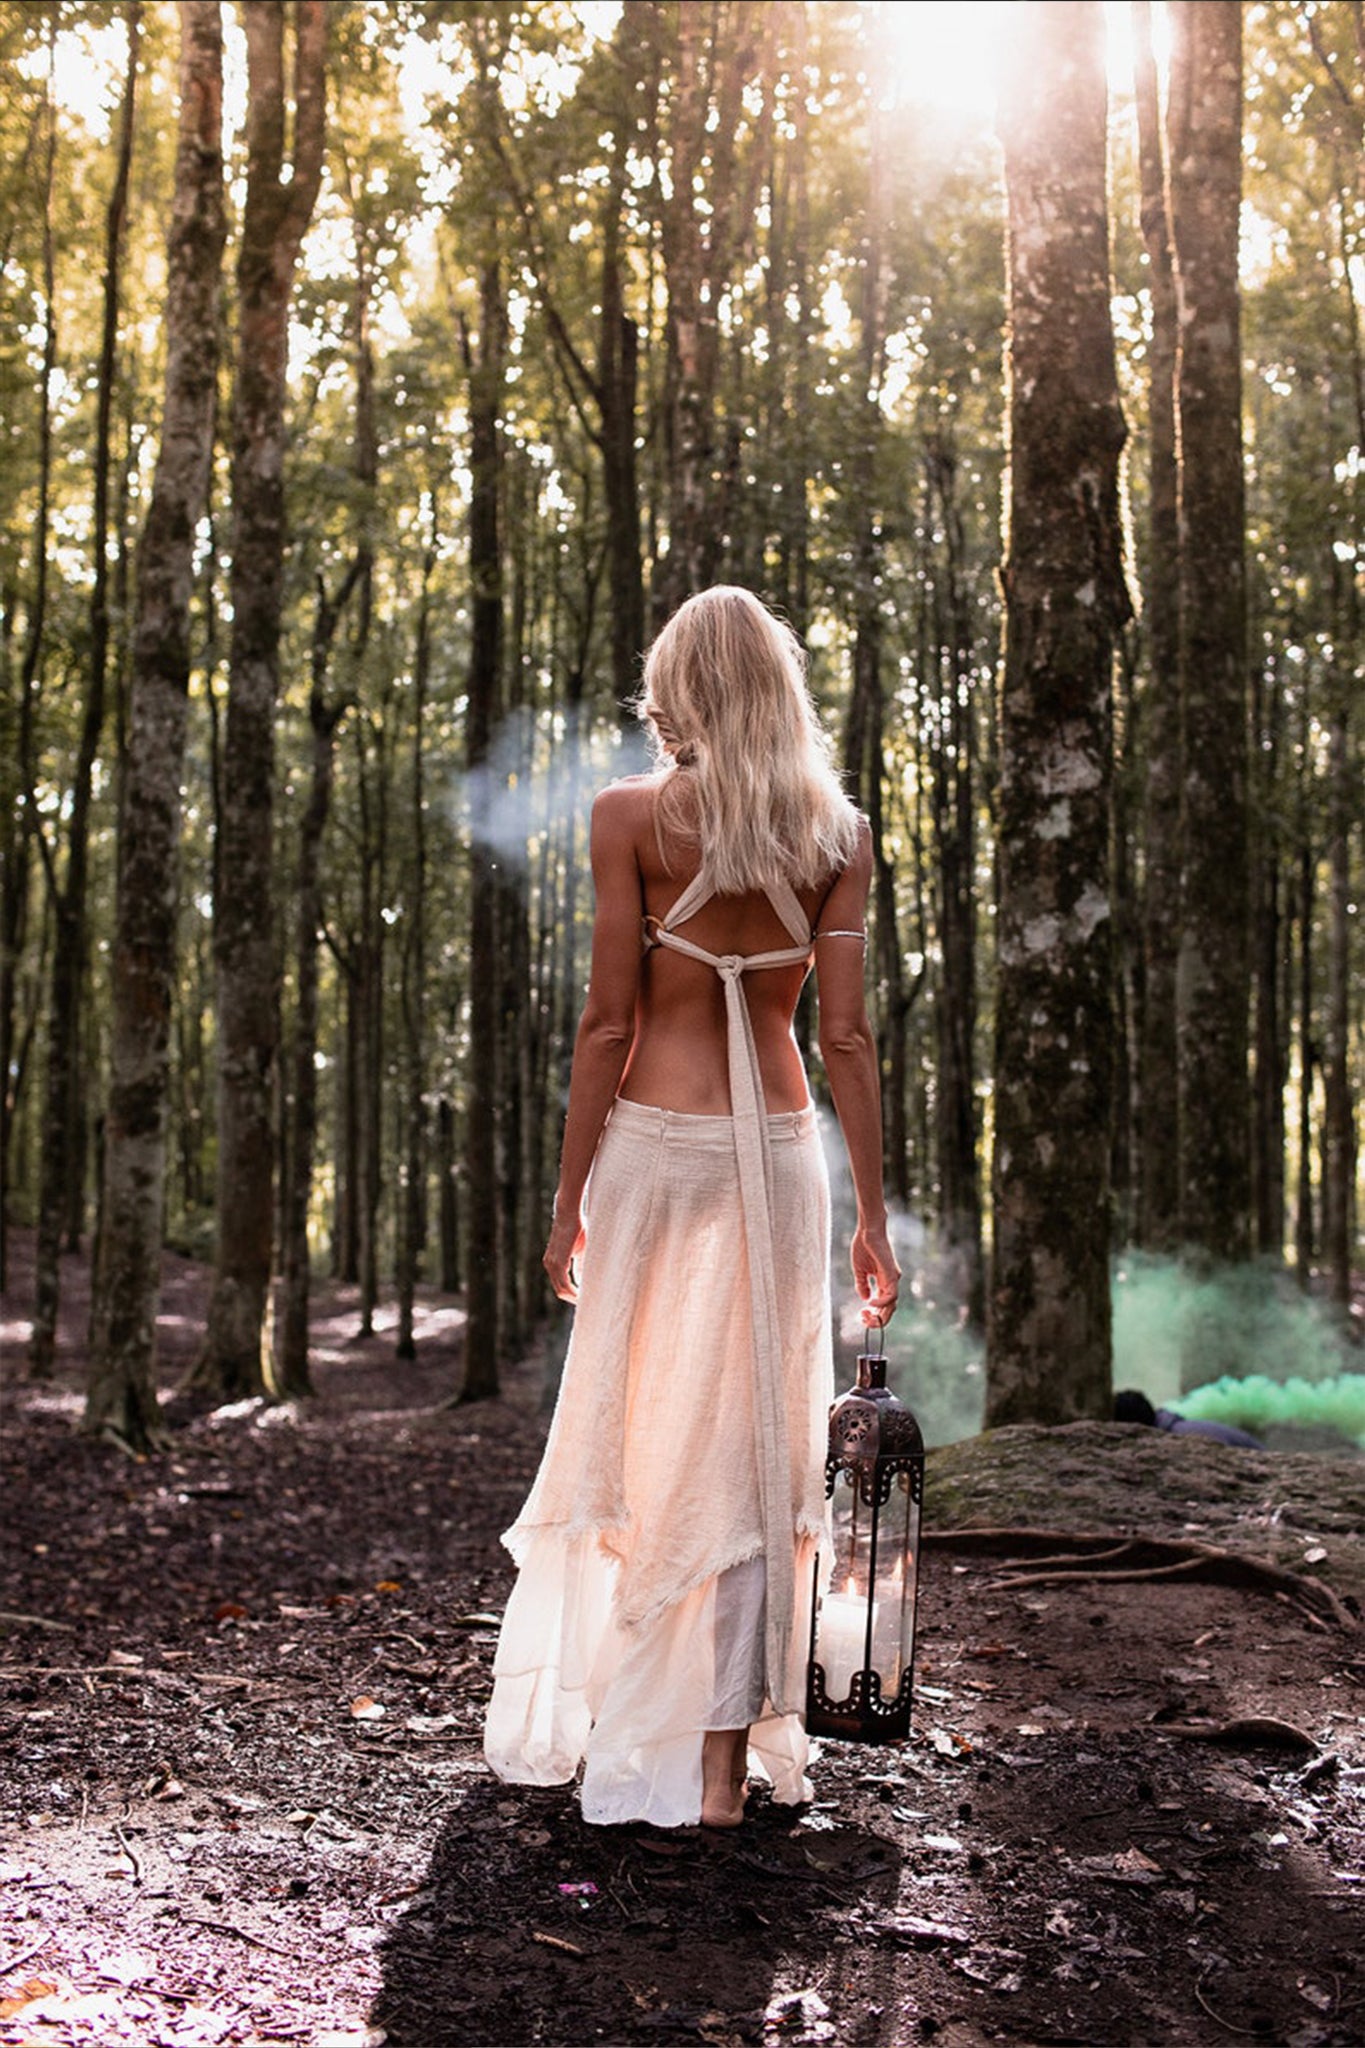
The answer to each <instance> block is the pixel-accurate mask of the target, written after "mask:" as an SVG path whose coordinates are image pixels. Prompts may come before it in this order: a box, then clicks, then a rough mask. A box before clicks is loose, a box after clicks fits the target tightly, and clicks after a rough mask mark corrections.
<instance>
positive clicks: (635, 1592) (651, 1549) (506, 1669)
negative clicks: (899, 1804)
mask: <svg viewBox="0 0 1365 2048" xmlns="http://www.w3.org/2000/svg"><path fill="white" fill-rule="evenodd" d="M766 1125H767V1143H766V1146H765V1148H764V1151H765V1169H764V1172H765V1180H766V1206H767V1211H768V1225H769V1228H768V1231H767V1233H760V1239H761V1252H760V1256H761V1257H763V1259H764V1260H765V1263H766V1258H767V1250H768V1243H769V1242H770V1244H771V1269H770V1271H769V1272H768V1274H767V1275H766V1276H756V1275H755V1274H754V1273H752V1272H751V1270H750V1258H749V1252H748V1250H747V1248H746V1247H747V1245H748V1244H750V1243H753V1242H755V1236H754V1232H753V1229H752V1221H753V1219H752V1217H750V1219H749V1222H750V1228H749V1230H748V1231H747V1232H746V1219H745V1215H744V1205H743V1200H742V1197H741V1189H740V1179H739V1171H738V1167H737V1155H736V1145H735V1133H734V1127H733V1123H732V1119H731V1118H730V1117H728V1116H690V1115H683V1114H681V1113H679V1112H676V1111H673V1110H662V1109H654V1108H649V1107H646V1106H645V1105H643V1104H640V1103H634V1102H624V1101H618V1102H617V1103H616V1104H615V1105H614V1107H613V1109H612V1113H611V1116H610V1118H609V1120H608V1123H607V1127H606V1129H605V1131H604V1132H603V1135H602V1140H601V1143H600V1145H599V1147H598V1152H597V1157H596V1159H595V1161H594V1164H593V1170H592V1177H591V1181H590V1183H589V1188H588V1198H587V1244H586V1249H585V1252H584V1255H583V1260H582V1264H581V1279H580V1289H579V1301H578V1306H577V1309H576V1312H575V1317H574V1329H573V1337H572V1341H571V1343H570V1346H569V1351H568V1355H567V1358H566V1360H565V1365H564V1376H563V1380H562V1382H561V1386H560V1392H559V1399H558V1402H557V1405H556V1408H555V1414H554V1420H553V1422H552V1424H551V1428H550V1434H549V1438H548V1441H547V1443H546V1448H545V1454H544V1457H543V1459H542V1462H541V1466H540V1470H539V1472H538V1474H537V1477H536V1480H535V1483H534V1485H533V1486H532V1489H531V1492H530V1495H529V1496H528V1498H527V1501H526V1504H525V1506H524V1507H523V1509H522V1511H521V1514H520V1515H519V1516H518V1517H517V1520H516V1522H515V1523H514V1524H513V1526H512V1527H511V1528H510V1529H509V1530H508V1531H507V1533H506V1535H505V1537H504V1539H503V1540H504V1541H505V1543H506V1544H507V1546H508V1548H509V1550H510V1551H511V1553H512V1555H513V1557H514V1558H515V1560H516V1562H517V1565H518V1567H519V1570H518V1576H517V1580H516V1584H515V1586H514V1587H513V1591H512V1595H511V1598H510V1600H509V1602H508V1606H507V1611H506V1615H505V1617H504V1620H503V1625H502V1632H501V1636H500V1639H499V1645H498V1653H497V1658H496V1662H495V1664H494V1686H493V1696H492V1700H491V1702H490V1705H489V1710H488V1717H487V1722H486V1725H485V1735H484V1750H485V1755H486V1756H487V1759H488V1761H489V1763H490V1765H491V1766H492V1768H493V1770H494V1771H495V1772H496V1773H497V1774H498V1776H499V1777H501V1778H504V1779H506V1780H508V1781H510V1782H513V1783H518V1784H538V1785H547V1784H561V1783H565V1782H567V1781H569V1780H570V1779H572V1778H573V1777H574V1776H575V1774H576V1772H577V1770H578V1768H579V1766H580V1764H581V1765H582V1767H583V1783H582V1795H581V1796H582V1806H583V1814H584V1817H585V1818H586V1819H587V1820H590V1821H597V1822H618V1821H631V1820H648V1821H653V1822H655V1823H656V1824H657V1825H659V1826H661V1827H670V1826H678V1825H682V1824H686V1823H690V1822H695V1821H696V1820H697V1819H698V1818H699V1816H700V1812H701V1743H702V1736H703V1734H704V1733H705V1731H706V1730H707V1729H712V1728H739V1727H745V1726H748V1727H749V1728H750V1738H749V1739H750V1764H751V1768H756V1769H759V1770H761V1771H762V1772H763V1773H765V1774H766V1776H767V1777H768V1778H769V1779H770V1780H771V1783H772V1786H773V1793H774V1797H775V1798H777V1799H779V1800H781V1801H784V1802H787V1803H796V1802H798V1801H800V1800H802V1799H806V1798H809V1796H810V1787H809V1784H808V1782H807V1780H806V1778H805V1764H806V1739H805V1732H804V1728H803V1725H802V1721H801V1715H800V1707H801V1704H802V1701H803V1697H804V1684H805V1680H804V1673H805V1660H806V1654H807V1643H808V1637H809V1629H810V1600H811V1594H812V1586H813V1578H814V1567H815V1559H816V1552H817V1549H818V1547H819V1545H820V1543H821V1540H822V1537H823V1535H824V1531H825V1526H826V1508H825V1491H824V1459H825V1442H826V1428H827V1417H828V1411H829V1404H830V1400H831V1397H832V1393H833V1387H832V1358H831V1344H830V1328H829V1280H828V1274H829V1190H828V1181H827V1177H826V1172H825V1163H824V1154H823V1151H822V1148H821V1144H820V1137H819V1132H818V1128H817V1125H816V1119H815V1113H814V1111H813V1110H810V1109H805V1110H800V1111H797V1112H794V1113H791V1114H784V1115H774V1116H769V1117H768V1118H767V1119H766ZM760 1277H762V1278H764V1284H763V1285H759V1284H756V1283H757V1280H758V1279H759V1278H760ZM774 1282H775V1285H774V1284H773V1283H774ZM765 1301H766V1303H767V1304H768V1307H767V1310H766V1315H759V1308H758V1307H756V1304H759V1305H760V1306H761V1304H762V1303H763V1302H765ZM756 1316H759V1327H758V1328H757V1330H756ZM765 1360H766V1363H765ZM763 1373H766V1374H767V1375H768V1381H769V1384H768V1386H767V1389H766V1392H765V1391H764V1388H763V1387H761V1386H760V1384H759V1381H760V1376H761V1375H762V1374H763ZM774 1398H775V1399H776V1403H777V1407H778V1409H779V1411H780V1413H779V1414H778V1418H777V1420H778V1427H777V1428H776V1430H775V1429H774V1427H773V1426H772V1417H773V1412H774ZM779 1565H780V1569H778V1566H779ZM770 1582H771V1583H772V1584H774V1585H777V1586H778V1587H779V1588H780V1589H781V1594H780V1597H781V1599H782V1601H783V1610H784V1611H783V1612H782V1614H780V1615H769V1614H768V1613H767V1602H768V1590H769V1584H770ZM793 1588H794V1590H793ZM788 1605H789V1606H790V1612H789V1613H788V1612H787V1611H786V1608H787V1606H788ZM779 1623H780V1626H775V1625H774V1624H779ZM774 1641H777V1642H779V1643H780V1644H781V1646H782V1647H781V1650H780V1653H779V1654H778V1655H777V1656H776V1660H775V1657H774V1651H773V1647H772V1646H773V1643H774ZM775 1661H776V1666H777V1668H774V1662H775Z"/></svg>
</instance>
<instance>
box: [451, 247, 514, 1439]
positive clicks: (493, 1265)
mask: <svg viewBox="0 0 1365 2048" xmlns="http://www.w3.org/2000/svg"><path fill="white" fill-rule="evenodd" d="M505 326H506V310H505V308H504V305H503V298H502V279H501V276H500V274H499V270H498V265H497V263H496V261H490V262H489V263H487V264H486V265H485V267H484V272H483V277H482V280H481V292H480V322H479V327H480V332H479V337H478V348H477V353H476V352H475V350H474V347H473V345H472V343H471V341H470V338H469V336H468V334H467V333H466V334H465V337H464V343H465V365H466V370H467V373H468V378H469V468H470V476H471V483H470V493H469V583H470V589H471V591H472V593H473V597H472V604H471V612H472V625H471V634H470V648H469V675H468V685H467V699H466V711H465V760H466V763H467V765H468V768H469V771H470V775H469V784H470V820H469V1059H468V1065H467V1068H466V1071H467V1073H468V1076H469V1079H468V1084H467V1095H466V1111H465V1175H466V1184H467V1189H468V1213H469V1242H468V1258H467V1272H468V1294H467V1306H468V1321H467V1323H466V1325H465V1379H464V1386H463V1388H462V1390H461V1395H460V1398H461V1399H462V1400H464V1401H484V1400H491V1399H493V1398H495V1397H496V1395H497V1393H498V1391H499V1381H498V1356H499V1330H498V1307H499V1294H500V1287H499V1263H498V1255H499V1247H498V1154H497V1126H498V1091H499V1085H500V1073H499V1068H500V1063H501V1062H500V1048H499V1044H498V1038H499V1031H498V1024H499V1014H500V1007H501V1006H500V1002H499V977H498V957H497V948H498V872H497V869H498V854H497V847H496V845H495V843H494V840H493V837H492V824H491V819H490V815H489V813H490V808H491V798H492V769H491V765H490V762H491V755H492V751H493V734H494V730H495V727H496V723H497V716H498V707H499V700H500V685H501V670H502V543H501V533H500V521H499V502H498V501H499V486H500V476H501V464H502V454H501V436H500V426H499V421H500V415H501V409H502V391H503V376H504V355H505V333H504V330H505Z"/></svg>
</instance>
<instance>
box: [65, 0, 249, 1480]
mask: <svg viewBox="0 0 1365 2048" xmlns="http://www.w3.org/2000/svg"><path fill="white" fill-rule="evenodd" d="M180 26H181V49H180V128H179V141H178V146H177V152H176V170H175V198H174V212H173V215H172V221H171V232H170V247H169V257H168V287H167V300H166V337H167V352H166V385H165V406H164V410H163V415H162V426H161V449H160V453H159V455H158V457H157V465H156V474H155V477H154V479H153V483H152V498H151V504H150V506H149V508H148V513H147V524H146V527H145V528H144V530H143V535H142V544H141V547H140V549H139V552H138V564H137V598H136V616H135V619H134V625H133V641H132V689H131V697H130V703H129V712H128V736H127V750H126V757H125V766H124V786H123V800H122V805H121V811H120V817H119V843H118V884H117V907H116V913H115V916H116V922H115V933H114V946H113V955H112V961H111V970H112V975H111V994H112V1004H113V1015H112V1024H111V1040H112V1043H111V1052H110V1085H109V1106H108V1113H107V1116H106V1120H105V1131H104V1146H103V1190H102V1196H101V1203H100V1212H101V1216H102V1219H103V1220H102V1226H101V1230H100V1239H99V1259H98V1267H97V1271H96V1280H95V1299H94V1312H93V1316H92V1329H91V1353H90V1380H89V1386H88V1390H87V1396H86V1409H85V1421H86V1426H87V1427H88V1428H90V1429H95V1430H103V1431H106V1432H109V1433H112V1434H113V1435H115V1436H117V1437H119V1438H120V1439H121V1440H122V1441H123V1442H125V1443H127V1444H129V1445H130V1446H131V1447H132V1448H134V1449H135V1450H139V1451H141V1450H145V1449H146V1448H147V1447H148V1445H149V1444H150V1443H151V1441H152V1440H153V1438H154V1436H155V1434H156V1415H157V1406H156V1392H155V1383H154V1378H153V1368H154V1363H155V1339H156V1309H157V1299H158V1295H159V1291H160V1279H161V1224H162V1211H163V1206H164V1195H165V1179H166V1124H167V1112H168V1106H169V1095H170V1026H171V1006H172V996H173V991H174V981H175V931H176V911H177V900H178V894H179V890H178V867H179V862H178V850H179V842H180V811H181V804H180V786H181V780H182V775H183V769H184V759H185V731H186V722H187V708H188V704H187V700H188V690H189V674H190V595H191V590H192V587H193V577H194V547H195V532H196V528H197V526H198V524H199V521H200V520H201V518H202V517H203V514H204V507H205V505H206V503H207V500H208V485H209V471H210V467H211V464H212V455H213V422H214V405H215V388H216V384H217V376H218V319H219V298H220V291H221V272H222V258H223V244H224V240H225V238H226V217H225V213H224V206H223V158H222V101H223V38H222V22H221V18H220V11H219V6H218V0H182V4H181V8H180Z"/></svg>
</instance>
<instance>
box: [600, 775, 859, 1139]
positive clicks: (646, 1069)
mask: <svg viewBox="0 0 1365 2048" xmlns="http://www.w3.org/2000/svg"><path fill="white" fill-rule="evenodd" d="M633 787H634V788H635V789H636V790H638V792H639V800H638V808H637V815H636V818H635V830H634V832H633V833H632V835H631V836H632V839H633V850H634V855H635V861H636V866H637V873H638V886H639V890H640V900H641V917H642V920H643V919H646V918H648V919H654V920H659V921H662V920H663V919H665V918H666V917H667V916H668V915H669V913H670V912H671V911H672V909H673V907H674V905H675V904H676V903H677V902H678V901H679V899H680V898H681V896H682V894H683V892H684V890H685V889H686V888H687V886H688V884H689V883H690V882H691V881H692V880H693V879H694V877H695V876H696V874H697V871H698V868H699V865H700V861H699V855H698V851H697V848H696V846H695V845H694V844H693V845H689V844H687V843H686V841H680V840H679V839H678V837H677V835H676V834H675V835H670V837H669V838H668V839H667V840H666V841H665V842H664V843H662V844H661V835H660V832H659V830H658V829H657V818H656V807H657V796H658V783H657V780H656V778H654V777H642V778H641V779H640V780H639V782H638V783H636V784H634V785H633ZM796 893H797V900H798V902H799V903H800V905H801V908H802V910H803V911H804V912H805V915H806V919H807V922H808V924H809V925H810V927H811V928H812V930H813V929H814V928H815V926H816V924H817V921H818V919H819V916H820V913H821V910H822V909H823V907H824V905H825V902H826V899H827V898H828V896H829V893H830V885H829V884H825V885H824V886H822V887H819V888H816V889H807V890H798V891H797V892H796ZM677 930H678V931H679V933H680V935H682V936H685V937H686V938H687V939H689V940H691V941H692V943H693V944H694V945H696V946H699V947H702V948H704V949H705V951H707V952H708V953H711V954H715V955H734V954H739V955H746V956H747V955H751V954H760V953H766V952H773V951H785V952H791V951H792V950H793V944H792V935H791V933H790V932H789V931H788V930H787V928H786V926H785V925H784V924H783V921H782V919H781V918H780V917H779V915H778V913H777V911H776V910H775V909H774V908H773V905H772V903H771V902H770V901H769V899H768V897H767V896H766V895H765V894H764V893H763V892H762V891H753V892H750V893H749V894H747V895H743V896H725V897H720V896H716V897H712V898H711V899H710V900H709V901H708V902H707V903H705V904H704V905H703V906H702V907H701V908H700V909H699V910H698V911H697V913H696V914H695V915H694V916H692V917H690V918H688V919H687V921H686V923H685V924H683V925H680V926H678V927H677ZM809 966H810V959H809V956H808V957H807V958H806V959H805V960H804V961H800V962H794V963H792V964H790V965H785V966H776V967H768V968H764V969H762V970H760V971H755V972H752V973H749V974H746V975H745V977H744V994H745V998H746V1001H747V1004H748V1010H749V1019H750V1024H751V1028H752V1030H753V1036H754V1046H755V1050H756V1052H757V1056H758V1066H759V1072H760V1075H761V1077H762V1082H763V1094H764V1099H765V1102H766V1105H767V1107H768V1109H769V1110H770V1111H787V1110H799V1109H804V1108H805V1106H806V1105H807V1103H808V1102H809V1100H810V1091H809V1088H808V1086H807V1082H806V1072H805V1068H804V1065H803V1064H802V1060H801V1055H800V1053H799V1051H798V1049H797V1045H796V1040H795V1037H794V1035H793V1032H792V1020H793V1017H794V1016H795V1012H796V1005H797V1000H798V998H799V996H800V994H801V988H802V984H803V983H804V981H805V978H806V975H807V973H808V971H809ZM619 1092H620V1094H621V1095H622V1096H624V1097H625V1098H626V1099H627V1100H628V1101H632V1102H646V1103H652V1104H654V1105H655V1106H656V1107H657V1108H660V1109H672V1110H678V1111H681V1112H684V1113H687V1114H691V1115H698V1116H724V1115H727V1114H729V1112H730V1109H731V1103H730V1087H729V1080H728V1070H727V1053H726V1013H725V990H724V985H723V983H722V981H721V979H720V977H719V976H718V975H717V974H716V972H715V970H714V968H713V967H711V966H710V965H708V964H707V963H706V962H704V961H699V960H694V959H689V958H688V957H687V956H686V955H684V954H680V953H677V952H674V951H672V950H670V949H669V948H668V947H665V946H655V947H651V948H650V949H649V951H648V952H647V953H646V954H645V957H644V959H643V961H642V963H641V967H640V975H639V981H638V984H637V994H636V1005H635V1033H634V1038H633V1040H632V1044H631V1049H630V1056H629V1059H628V1061H627V1063H626V1069H625V1073H624V1075H623V1077H622V1081H621V1085H620V1090H619Z"/></svg>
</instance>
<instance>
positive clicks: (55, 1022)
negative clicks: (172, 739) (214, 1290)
mask: <svg viewBox="0 0 1365 2048" xmlns="http://www.w3.org/2000/svg"><path fill="white" fill-rule="evenodd" d="M124 22H125V28H126V34H127V47H128V54H127V62H126V66H125V73H124V86H123V111H122V114H121V116H120V120H119V134H118V151H117V157H116V161H115V168H114V183H113V189H112V191H111V192H110V195H109V204H108V207H107V209H106V213H105V248H104V308H103V319H102V324H101V332H100V354H99V370H98V373H97V379H96V400H95V445H94V450H93V463H94V471H95V481H94V493H93V507H92V511H93V518H92V526H91V535H90V539H91V547H92V551H93V555H94V574H93V577H92V580H91V589H90V653H89V660H88V665H87V671H86V685H85V703H84V706H83V708H82V713H81V731H80V740H79V743H78V746H77V753H76V764H75V772H74V774H73V776H72V785H71V813H70V817H69V819H68V821H67V832H66V849H67V850H66V870H65V873H64V874H63V875H62V878H61V880H60V882H59V883H58V884H57V887H56V902H55V905H54V912H55V919H54V921H55V926H56V930H55V933H54V938H53V947H52V989H51V997H50V1003H49V1011H48V1031H47V1076H46V1088H45V1102H44V1115H43V1123H44V1127H45V1129H44V1139H43V1164H42V1175H41V1181H40V1186H39V1197H38V1242H37V1254H36V1272H35V1281H34V1303H33V1329H32V1334H31V1336H30V1338H29V1365H30V1368H31V1370H32V1372H33V1374H34V1376H35V1377H46V1376H47V1375H48V1374H49V1373H50V1372H51V1371H52V1365H53V1358H54V1354H55V1350H56V1341H57V1309H58V1305H59V1303H60V1300H61V1249H62V1227H63V1224H64V1223H65V1222H66V1220H67V1218H68V1217H69V1215H70V1213H71V1208H72V1202H71V1181H72V1178H73V1176H80V1175H81V1167H82V1164H83V1155H84V1145H83V1143H82V1135H83V1126H82V1104H83V1102H84V1099H85V1093H86V1090H85V1087H84V1084H83V1077H82V1075H81V1073H80V1063H79V1058H78V1050H79V1034H80V1021H81V1016H80V999H81V984H82V980H83V978H84V974H85V968H86V962H87V954H88V951H89V917H88V909H89V906H88V900H87V899H88V893H89V892H88V889H87V880H88V876H89V869H90V812H91V806H92V801H93V797H94V784H95V764H96V761H97V758H98V755H99V749H100V741H101V737H102V735H103V731H104V712H105V699H106V696H107V683H108V673H107V672H108V666H109V526H110V517H109V481H110V463H111V445H110V444H111V428H112V421H113V410H114V380H115V375H116V372H117V366H118V331H119V308H120V300H121V284H122V273H123V241H124V224H125V220H126V217H127V211H128V180H129V175H130V172H131V169H132V161H133V117H134V110H135V107H136V102H137V73H138V50H139V45H140V42H141V32H142V7H141V0H129V4H128V6H127V7H126V8H125V10H124Z"/></svg>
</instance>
